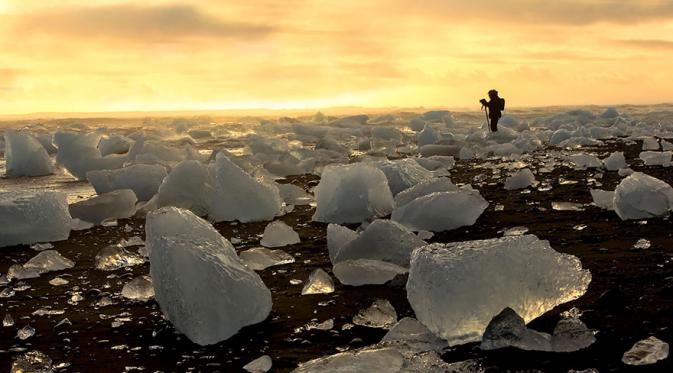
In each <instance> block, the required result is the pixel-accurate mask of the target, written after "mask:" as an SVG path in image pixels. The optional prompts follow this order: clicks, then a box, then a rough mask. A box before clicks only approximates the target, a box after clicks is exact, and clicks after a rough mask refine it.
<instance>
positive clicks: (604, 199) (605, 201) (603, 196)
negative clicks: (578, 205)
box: [590, 189, 615, 211]
mask: <svg viewBox="0 0 673 373" xmlns="http://www.w3.org/2000/svg"><path fill="white" fill-rule="evenodd" d="M590 192H591V198H592V199H593V200H594V202H593V203H594V205H596V206H598V207H600V208H602V209H603V210H610V211H612V210H614V209H615V203H614V200H615V192H614V191H609V190H600V189H591V190H590Z"/></svg>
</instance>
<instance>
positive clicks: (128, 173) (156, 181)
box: [86, 164, 166, 201]
mask: <svg viewBox="0 0 673 373" xmlns="http://www.w3.org/2000/svg"><path fill="white" fill-rule="evenodd" d="M165 177H166V168H165V167H164V166H162V165H158V164H136V165H132V166H129V167H124V168H120V169H118V170H94V171H89V172H87V174H86V178H87V180H89V182H90V183H91V185H92V186H93V188H94V189H95V190H96V193H97V194H99V195H100V194H104V193H109V192H112V191H114V190H119V189H131V190H133V192H134V193H135V194H136V197H138V201H149V200H150V198H152V197H153V196H154V195H155V194H157V192H158V191H159V185H161V182H162V181H163V180H164V178H165Z"/></svg>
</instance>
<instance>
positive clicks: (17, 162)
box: [5, 130, 55, 177]
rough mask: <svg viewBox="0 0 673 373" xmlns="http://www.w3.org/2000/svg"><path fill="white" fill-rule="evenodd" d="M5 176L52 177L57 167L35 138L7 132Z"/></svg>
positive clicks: (24, 134) (10, 131) (15, 132)
mask: <svg viewBox="0 0 673 373" xmlns="http://www.w3.org/2000/svg"><path fill="white" fill-rule="evenodd" d="M5 160H6V163H5V175H6V176H8V177H17V176H44V175H51V174H53V173H54V171H55V167H54V164H53V162H52V161H51V159H50V158H49V154H47V151H46V150H45V149H44V147H43V146H42V144H40V142H39V141H38V140H36V139H35V138H34V137H32V136H30V135H28V134H26V133H21V132H17V131H13V130H5Z"/></svg>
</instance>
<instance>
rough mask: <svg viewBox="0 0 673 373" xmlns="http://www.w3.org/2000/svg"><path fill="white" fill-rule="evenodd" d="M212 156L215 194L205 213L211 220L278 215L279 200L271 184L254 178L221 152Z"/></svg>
mask: <svg viewBox="0 0 673 373" xmlns="http://www.w3.org/2000/svg"><path fill="white" fill-rule="evenodd" d="M215 159H216V160H215V178H216V183H215V185H216V187H215V195H214V198H213V201H212V204H211V206H210V212H209V214H208V216H209V218H210V219H211V220H213V221H216V222H220V221H233V220H238V221H240V222H243V223H246V222H252V221H264V220H272V219H273V218H274V217H275V216H277V215H280V213H281V205H282V200H281V198H280V193H279V191H278V188H277V187H276V186H275V184H273V183H268V182H265V181H263V180H256V179H255V178H253V177H252V176H250V175H248V174H247V173H246V172H245V171H243V170H242V169H241V168H240V167H238V166H237V165H236V164H235V163H234V162H232V161H231V160H230V159H229V158H228V157H227V156H226V155H224V154H222V153H219V154H218V155H217V156H216V158H215Z"/></svg>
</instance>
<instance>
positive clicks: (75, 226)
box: [70, 218, 95, 231]
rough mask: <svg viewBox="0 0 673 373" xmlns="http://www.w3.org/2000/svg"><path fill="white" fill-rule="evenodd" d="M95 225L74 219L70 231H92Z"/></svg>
mask: <svg viewBox="0 0 673 373" xmlns="http://www.w3.org/2000/svg"><path fill="white" fill-rule="evenodd" d="M94 225H95V224H93V223H89V222H88V221H84V220H80V219H77V218H75V219H72V220H71V221H70V229H72V230H73V231H84V230H87V229H91V228H92V227H93V226H94Z"/></svg>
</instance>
